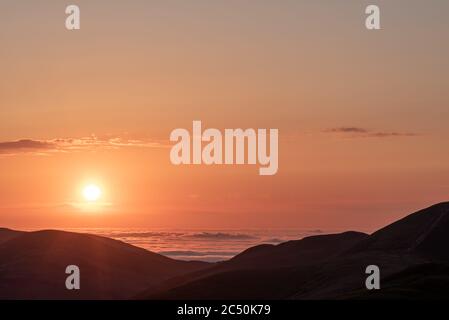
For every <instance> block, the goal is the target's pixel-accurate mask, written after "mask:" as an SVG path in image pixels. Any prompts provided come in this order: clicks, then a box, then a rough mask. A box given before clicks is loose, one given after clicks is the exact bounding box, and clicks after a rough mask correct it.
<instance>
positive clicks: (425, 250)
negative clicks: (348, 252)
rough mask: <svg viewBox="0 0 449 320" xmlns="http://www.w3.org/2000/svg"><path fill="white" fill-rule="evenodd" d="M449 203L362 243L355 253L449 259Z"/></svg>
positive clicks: (354, 249) (422, 212) (390, 227)
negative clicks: (406, 254) (368, 252)
mask: <svg viewBox="0 0 449 320" xmlns="http://www.w3.org/2000/svg"><path fill="white" fill-rule="evenodd" d="M447 243H449V202H443V203H439V204H436V205H433V206H431V207H429V208H426V209H423V210H420V211H418V212H415V213H413V214H411V215H409V216H407V217H405V218H403V219H401V220H398V221H396V222H394V223H392V224H390V225H388V226H386V227H385V228H382V229H380V230H379V231H377V232H375V233H373V234H372V235H371V236H370V237H369V238H368V239H366V240H365V241H362V242H360V243H359V244H358V245H357V246H356V247H354V248H353V249H352V252H367V251H383V252H393V253H394V252H399V253H416V254H421V255H422V256H424V257H428V258H430V259H443V260H447V259H449V250H447V247H446V244H447Z"/></svg>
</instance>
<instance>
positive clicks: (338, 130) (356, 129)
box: [326, 127, 367, 133]
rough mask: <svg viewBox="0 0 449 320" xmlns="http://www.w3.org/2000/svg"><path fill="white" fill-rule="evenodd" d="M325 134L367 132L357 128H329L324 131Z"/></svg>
mask: <svg viewBox="0 0 449 320" xmlns="http://www.w3.org/2000/svg"><path fill="white" fill-rule="evenodd" d="M326 132H337V133H366V132H367V130H366V129H363V128H357V127H340V128H331V129H328V130H326Z"/></svg>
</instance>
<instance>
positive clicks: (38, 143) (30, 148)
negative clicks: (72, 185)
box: [0, 135, 168, 155]
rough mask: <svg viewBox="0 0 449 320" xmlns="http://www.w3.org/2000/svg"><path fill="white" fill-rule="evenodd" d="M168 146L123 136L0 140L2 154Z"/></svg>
mask: <svg viewBox="0 0 449 320" xmlns="http://www.w3.org/2000/svg"><path fill="white" fill-rule="evenodd" d="M167 146H168V143H165V142H163V141H149V140H138V139H126V138H121V137H109V138H98V137H97V136H95V135H92V136H88V137H82V138H58V139H51V140H32V139H20V140H16V141H3V142H0V155H15V154H23V153H28V154H39V155H45V154H49V153H53V152H76V151H83V150H93V149H120V148H165V147H167Z"/></svg>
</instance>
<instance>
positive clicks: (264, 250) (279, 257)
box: [138, 232, 368, 299]
mask: <svg viewBox="0 0 449 320" xmlns="http://www.w3.org/2000/svg"><path fill="white" fill-rule="evenodd" d="M367 237H368V235H367V234H364V233H361V232H344V233H340V234H329V235H318V236H311V237H306V238H304V239H301V240H294V241H288V242H285V243H281V244H278V245H267V244H264V245H259V246H255V247H252V248H249V249H247V250H245V251H243V252H242V253H240V254H239V255H237V256H235V257H234V258H232V259H230V260H228V261H225V262H222V263H219V264H216V265H213V266H211V267H210V268H207V269H203V270H200V271H198V272H194V273H192V274H186V275H183V276H180V277H177V278H174V279H170V280H169V281H166V282H164V283H161V284H160V285H159V286H157V287H152V288H150V289H149V290H146V291H145V292H143V293H141V294H140V295H139V296H138V297H139V298H145V297H152V298H153V297H154V298H157V299H165V298H166V299H177V298H178V297H179V298H183V299H184V298H185V299H188V297H189V296H190V295H191V294H193V293H194V292H196V294H195V295H194V297H195V298H198V299H214V297H216V298H223V299H228V298H229V299H242V298H245V296H248V294H249V292H250V291H251V292H253V293H254V294H255V295H252V296H251V297H252V298H254V299H256V298H265V299H268V298H272V299H276V298H278V297H279V296H280V293H278V292H277V291H274V290H268V291H269V292H266V291H267V288H269V287H276V286H277V284H279V285H281V286H283V287H284V288H285V289H286V292H287V291H288V292H294V291H293V289H292V288H290V287H289V286H285V284H283V283H282V279H284V280H287V279H288V277H291V274H294V275H295V276H300V274H299V270H301V271H303V270H312V269H313V268H315V266H316V265H317V264H320V263H323V262H324V261H327V260H329V259H331V258H332V257H335V256H337V255H338V254H340V253H341V252H343V251H344V250H347V249H348V248H350V247H352V246H353V245H354V244H356V243H358V242H359V241H361V240H363V239H366V238H367ZM279 269H282V270H279ZM286 276H287V277H286ZM232 277H235V278H236V279H238V281H233V282H231V283H232V284H233V287H229V285H230V282H229V281H228V279H230V278H232ZM260 279H264V280H263V281H260ZM193 281H196V283H194V284H192V285H193V286H194V287H202V290H196V289H195V290H194V289H191V288H186V291H183V289H180V288H178V287H180V286H182V285H185V284H187V283H192V282H193ZM211 283H213V285H209V284H211ZM269 283H271V284H272V285H271V286H270V285H269ZM203 285H204V286H203ZM254 285H255V286H256V287H254ZM259 286H261V287H262V288H261V289H259V288H258V287H259ZM264 286H265V289H263V287H264ZM176 288H177V289H176ZM171 289H173V290H174V291H173V292H172V294H167V292H166V291H169V290H171ZM221 289H222V290H223V291H221ZM272 294H274V295H272Z"/></svg>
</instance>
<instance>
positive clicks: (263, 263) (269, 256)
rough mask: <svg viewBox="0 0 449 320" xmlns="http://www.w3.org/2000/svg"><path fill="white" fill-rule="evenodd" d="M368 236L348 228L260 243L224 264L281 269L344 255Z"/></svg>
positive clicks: (239, 266)
mask: <svg viewBox="0 0 449 320" xmlns="http://www.w3.org/2000/svg"><path fill="white" fill-rule="evenodd" d="M368 237H369V236H368V235H367V234H365V233H361V232H354V231H348V232H344V233H340V234H327V235H318V236H310V237H306V238H303V239H301V240H292V241H288V242H284V243H281V244H278V245H260V246H256V247H252V248H249V249H247V250H245V251H243V252H242V253H241V254H239V255H237V256H235V257H234V258H232V259H231V260H229V261H227V262H225V263H224V264H225V265H227V266H228V267H230V266H232V267H238V268H243V267H245V268H254V267H257V268H274V267H276V268H279V267H294V266H300V265H310V264H316V263H320V262H322V261H324V260H328V259H329V258H332V257H334V256H336V255H338V254H340V253H341V252H343V251H345V250H347V249H348V248H350V247H351V246H353V245H355V244H356V243H358V242H359V241H361V240H363V239H366V238H368Z"/></svg>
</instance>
